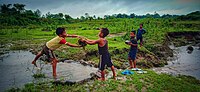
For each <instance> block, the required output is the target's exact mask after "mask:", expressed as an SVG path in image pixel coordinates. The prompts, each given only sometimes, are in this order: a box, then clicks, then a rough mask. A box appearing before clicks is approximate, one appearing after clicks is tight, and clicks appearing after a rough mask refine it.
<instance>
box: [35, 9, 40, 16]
mask: <svg viewBox="0 0 200 92" xmlns="http://www.w3.org/2000/svg"><path fill="white" fill-rule="evenodd" d="M34 14H35V16H36V17H38V18H39V17H41V11H40V10H39V9H37V10H36V11H35V12H34Z"/></svg>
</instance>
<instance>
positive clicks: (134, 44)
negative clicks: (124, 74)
mask: <svg viewBox="0 0 200 92" xmlns="http://www.w3.org/2000/svg"><path fill="white" fill-rule="evenodd" d="M128 45H130V51H129V54H128V60H129V64H130V69H131V68H136V53H137V49H138V43H137V40H136V39H135V31H134V30H133V31H131V32H130V42H129V43H128Z"/></svg>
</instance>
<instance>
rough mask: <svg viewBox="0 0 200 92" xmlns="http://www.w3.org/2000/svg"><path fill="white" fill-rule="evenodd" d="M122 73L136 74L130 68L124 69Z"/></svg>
mask: <svg viewBox="0 0 200 92" xmlns="http://www.w3.org/2000/svg"><path fill="white" fill-rule="evenodd" d="M122 74H123V75H132V74H134V72H132V71H130V70H124V71H122Z"/></svg>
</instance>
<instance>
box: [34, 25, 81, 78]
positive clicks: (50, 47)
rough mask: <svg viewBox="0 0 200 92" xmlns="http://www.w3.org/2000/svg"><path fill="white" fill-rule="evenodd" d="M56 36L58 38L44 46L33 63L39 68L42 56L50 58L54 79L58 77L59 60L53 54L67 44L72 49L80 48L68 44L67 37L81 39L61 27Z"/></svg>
mask: <svg viewBox="0 0 200 92" xmlns="http://www.w3.org/2000/svg"><path fill="white" fill-rule="evenodd" d="M56 34H57V35H58V36H56V37H55V38H53V39H51V40H50V41H48V42H47V43H46V44H45V45H44V47H43V49H42V50H41V51H40V52H39V53H38V54H37V55H36V57H35V59H34V60H33V61H32V64H33V65H35V66H36V67H37V65H36V61H37V59H38V58H39V57H40V56H42V55H43V54H45V55H46V56H47V57H48V61H49V62H51V63H52V69H53V76H54V77H56V65H57V62H58V60H57V59H56V56H55V54H54V53H53V51H54V50H56V49H57V48H59V47H60V46H61V45H62V44H66V45H68V46H70V47H80V46H77V45H74V44H71V43H69V42H66V40H65V38H66V37H78V38H79V36H77V35H69V34H66V31H65V28H61V27H59V28H57V29H56Z"/></svg>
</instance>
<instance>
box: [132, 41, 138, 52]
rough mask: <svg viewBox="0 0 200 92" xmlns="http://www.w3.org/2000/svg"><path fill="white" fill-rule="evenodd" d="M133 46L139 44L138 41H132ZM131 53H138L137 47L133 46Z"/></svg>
mask: <svg viewBox="0 0 200 92" xmlns="http://www.w3.org/2000/svg"><path fill="white" fill-rule="evenodd" d="M131 43H132V44H138V43H137V40H136V39H131ZM130 52H134V53H135V52H137V46H131V48H130Z"/></svg>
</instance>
